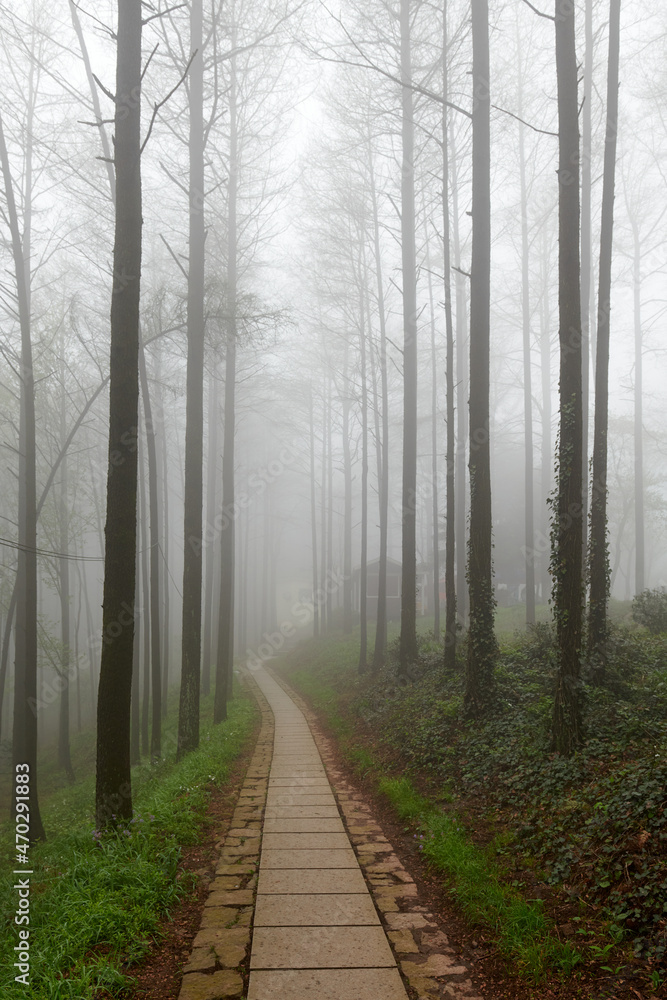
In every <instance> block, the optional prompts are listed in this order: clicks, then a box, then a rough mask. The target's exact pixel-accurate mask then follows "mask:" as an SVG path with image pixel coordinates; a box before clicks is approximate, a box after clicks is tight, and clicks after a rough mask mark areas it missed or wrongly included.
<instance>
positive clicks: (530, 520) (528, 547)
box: [517, 22, 535, 625]
mask: <svg viewBox="0 0 667 1000" xmlns="http://www.w3.org/2000/svg"><path fill="white" fill-rule="evenodd" d="M517 44H518V47H519V50H520V45H521V39H520V37H519V28H518V22H517ZM518 91H519V94H518V97H519V100H518V106H519V117H520V118H523V78H522V74H521V67H519V74H518ZM519 179H520V188H521V316H522V325H523V414H524V417H523V419H524V505H525V517H524V548H525V553H526V554H525V560H524V561H525V565H526V624H527V625H534V624H535V492H534V490H535V487H534V467H533V370H532V365H531V341H532V338H531V329H530V268H529V261H530V255H529V244H528V185H527V183H526V137H525V129H524V125H523V122H520V123H519Z"/></svg>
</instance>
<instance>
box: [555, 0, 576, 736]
mask: <svg viewBox="0 0 667 1000" xmlns="http://www.w3.org/2000/svg"><path fill="white" fill-rule="evenodd" d="M555 10H556V18H555V25H556V73H557V78H558V119H559V167H558V184H559V213H558V214H559V246H558V253H559V268H558V275H559V294H558V298H559V323H560V325H559V339H560V437H559V446H558V506H557V510H556V517H555V523H554V528H553V535H554V542H555V551H554V556H553V566H554V590H555V607H554V611H555V618H556V633H557V640H558V672H557V681H556V697H555V701H554V715H553V736H552V738H553V749H554V750H556V751H557V752H559V753H565V754H569V753H572V752H573V751H574V750H575V749H576V747H577V746H578V745H579V743H580V741H581V706H580V687H581V682H580V658H581V619H582V604H583V580H582V514H583V507H582V485H583V483H582V471H583V465H582V433H583V429H582V389H581V363H582V357H581V286H580V261H579V121H578V96H577V56H576V47H575V30H574V6H570V7H568V8H567V9H565V8H564V7H563V4H562V3H561V2H560V0H555Z"/></svg>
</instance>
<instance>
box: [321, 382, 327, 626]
mask: <svg viewBox="0 0 667 1000" xmlns="http://www.w3.org/2000/svg"><path fill="white" fill-rule="evenodd" d="M328 444H329V441H328V440H327V395H326V392H323V393H322V482H321V483H320V527H321V530H320V590H319V595H320V601H319V605H320V630H321V632H322V635H326V634H327V633H328V631H329V621H328V620H327V605H326V599H325V595H326V583H327V446H328Z"/></svg>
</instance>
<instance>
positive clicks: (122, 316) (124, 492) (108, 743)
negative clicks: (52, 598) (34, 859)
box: [95, 0, 142, 828]
mask: <svg viewBox="0 0 667 1000" xmlns="http://www.w3.org/2000/svg"><path fill="white" fill-rule="evenodd" d="M141 14H142V7H141V3H140V0H118V30H117V66H116V93H115V117H114V130H115V135H114V166H115V173H116V229H115V241H114V257H113V291H112V296H111V362H110V401H109V472H108V478H107V520H106V530H105V543H106V544H105V569H104V596H103V605H102V640H103V641H102V659H101V665H100V683H99V693H98V702H97V784H96V793H95V815H96V822H97V826H98V828H101V827H105V826H108V825H113V823H114V817H115V819H116V821H117V820H127V819H130V818H131V816H132V791H131V779H130V695H131V687H132V649H133V639H134V596H135V555H136V532H137V520H136V505H137V428H138V419H139V413H138V409H139V287H140V275H141V227H142V216H141V136H140V125H141V102H140V95H141V76H142V74H141V33H142V17H141Z"/></svg>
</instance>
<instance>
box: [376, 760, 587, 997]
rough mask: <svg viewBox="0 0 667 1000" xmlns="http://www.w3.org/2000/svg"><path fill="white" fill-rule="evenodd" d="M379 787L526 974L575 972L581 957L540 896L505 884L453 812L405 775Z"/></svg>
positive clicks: (474, 919) (458, 895) (457, 895)
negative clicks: (556, 929)
mask: <svg viewBox="0 0 667 1000" xmlns="http://www.w3.org/2000/svg"><path fill="white" fill-rule="evenodd" d="M378 787H379V791H380V792H381V794H382V795H384V796H385V797H386V798H387V799H388V800H389V802H390V803H391V805H392V806H393V808H394V810H395V811H396V813H397V814H398V816H399V817H400V818H401V819H403V820H406V821H408V822H409V823H411V824H412V825H413V826H414V827H415V828H416V830H417V833H416V834H415V836H416V837H418V839H419V847H420V850H421V852H422V853H423V855H424V857H425V858H426V859H427V860H428V861H429V863H430V864H431V865H432V866H433V868H434V869H435V870H436V871H439V872H441V873H442V874H443V875H444V876H445V880H446V884H447V887H448V889H449V892H450V893H451V895H452V898H453V899H455V900H456V902H457V904H458V905H459V906H460V907H461V909H462V911H463V912H464V913H465V915H466V917H467V918H468V920H469V921H470V922H471V923H472V924H473V925H478V926H482V927H484V928H487V929H489V930H491V931H492V932H493V934H494V936H495V938H496V940H497V941H498V944H499V946H500V948H501V950H502V951H503V952H504V953H505V955H507V957H508V958H510V959H511V960H512V961H513V962H514V964H515V966H516V968H517V969H518V971H519V972H520V973H521V974H522V975H525V976H526V977H528V978H530V979H532V980H537V981H539V980H543V979H544V978H545V976H546V975H547V974H548V973H549V972H550V971H553V970H557V971H558V972H561V973H563V974H566V975H567V974H569V973H570V972H571V971H572V969H573V968H574V966H575V965H577V964H578V963H579V962H580V961H581V955H580V954H579V953H578V952H577V951H576V950H575V949H574V948H572V946H571V945H570V944H567V943H563V942H561V941H559V940H558V939H557V938H556V937H555V936H554V934H553V933H552V932H553V927H552V926H550V922H549V920H548V918H547V917H546V916H545V914H544V912H543V910H542V907H541V904H540V901H539V900H525V899H522V898H521V897H520V896H519V895H518V894H517V893H516V892H514V891H512V890H511V889H510V888H508V887H507V886H504V885H502V883H501V881H500V878H499V873H498V870H497V867H496V865H495V863H494V861H493V858H492V857H490V856H489V854H488V853H487V852H485V851H483V850H480V848H478V847H476V846H475V845H474V844H473V843H472V841H471V840H470V837H469V835H468V833H467V832H466V830H465V828H464V827H463V826H462V824H461V823H460V822H459V821H458V820H457V818H456V817H455V816H453V815H450V814H445V813H443V812H441V811H440V810H438V809H437V808H436V807H434V805H433V804H432V803H431V802H430V801H429V800H428V799H426V798H424V797H423V796H421V795H419V794H418V792H417V791H416V790H415V788H414V786H413V785H412V783H411V782H410V781H409V780H408V779H407V778H405V777H403V778H380V780H379V784H378Z"/></svg>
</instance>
